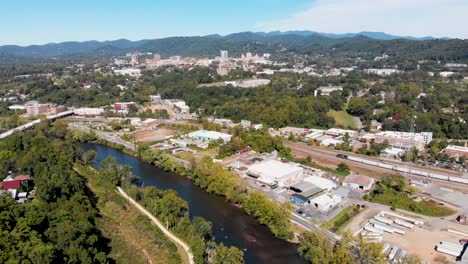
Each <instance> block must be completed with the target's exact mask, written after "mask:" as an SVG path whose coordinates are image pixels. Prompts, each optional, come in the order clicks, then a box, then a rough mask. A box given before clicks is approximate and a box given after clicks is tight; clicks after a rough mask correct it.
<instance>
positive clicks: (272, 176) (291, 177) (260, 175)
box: [247, 160, 304, 187]
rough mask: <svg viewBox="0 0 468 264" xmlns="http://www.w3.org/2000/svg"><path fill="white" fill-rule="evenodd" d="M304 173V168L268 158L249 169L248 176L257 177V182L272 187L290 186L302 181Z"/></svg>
mask: <svg viewBox="0 0 468 264" xmlns="http://www.w3.org/2000/svg"><path fill="white" fill-rule="evenodd" d="M303 173H304V169H303V168H301V167H299V166H296V165H294V164H289V163H283V162H280V161H277V160H268V161H264V162H261V163H258V164H254V165H252V166H250V167H249V169H248V170H247V175H248V176H251V177H254V178H257V182H259V183H260V184H265V185H268V186H270V187H275V186H281V187H282V186H290V185H291V184H294V183H297V182H299V181H301V180H302V177H303Z"/></svg>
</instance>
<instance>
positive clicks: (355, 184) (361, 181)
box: [342, 174, 375, 192]
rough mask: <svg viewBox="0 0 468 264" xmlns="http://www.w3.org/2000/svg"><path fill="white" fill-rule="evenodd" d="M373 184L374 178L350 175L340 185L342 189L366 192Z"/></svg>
mask: <svg viewBox="0 0 468 264" xmlns="http://www.w3.org/2000/svg"><path fill="white" fill-rule="evenodd" d="M374 182H375V180H374V178H371V177H368V176H364V175H358V174H352V175H348V176H347V177H346V178H345V179H344V180H343V184H342V185H343V187H347V188H351V189H355V190H362V191H365V192H368V191H370V190H371V189H372V186H373V185H374Z"/></svg>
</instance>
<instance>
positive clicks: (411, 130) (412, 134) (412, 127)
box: [408, 116, 418, 178]
mask: <svg viewBox="0 0 468 264" xmlns="http://www.w3.org/2000/svg"><path fill="white" fill-rule="evenodd" d="M416 118H418V117H417V116H412V117H411V123H410V134H411V146H412V147H411V159H414V157H413V154H414V152H413V148H414V137H415V127H416ZM412 167H413V161H412V160H411V161H410V162H409V165H408V173H409V176H410V178H411V174H412V173H411V170H412Z"/></svg>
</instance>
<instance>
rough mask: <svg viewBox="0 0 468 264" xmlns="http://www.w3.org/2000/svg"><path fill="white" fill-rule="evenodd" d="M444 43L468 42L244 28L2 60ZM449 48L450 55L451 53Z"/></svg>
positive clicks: (23, 53) (55, 49)
mask: <svg viewBox="0 0 468 264" xmlns="http://www.w3.org/2000/svg"><path fill="white" fill-rule="evenodd" d="M442 42H443V43H445V42H447V43H451V44H450V45H452V46H450V48H458V46H460V45H462V44H463V45H466V44H467V43H466V40H456V39H454V40H450V39H447V38H443V39H436V38H433V37H422V38H415V37H403V36H394V35H389V34H386V33H383V32H359V33H347V34H332V33H319V32H314V31H285V32H280V31H273V32H240V33H234V34H229V35H225V36H221V35H217V34H214V35H207V36H193V37H168V38H161V39H146V40H138V41H130V40H127V39H118V40H112V41H95V40H91V41H84V42H76V41H70V42H61V43H50V44H45V45H31V46H26V47H21V46H17V45H6V46H0V61H3V62H16V61H19V60H21V59H29V60H30V59H49V58H75V57H95V58H106V57H111V56H119V55H123V54H125V53H127V52H132V51H137V50H138V51H141V52H157V53H160V54H161V55H163V56H167V55H175V54H178V55H182V56H213V55H217V54H219V50H228V51H229V52H231V53H240V52H247V51H251V52H258V53H263V52H270V53H276V52H281V51H284V50H293V51H295V52H299V53H300V52H303V51H307V52H309V53H310V52H315V51H317V52H318V51H324V50H326V49H332V48H333V49H336V48H338V49H341V50H343V51H346V50H354V51H356V52H359V51H361V50H366V49H369V50H373V51H375V52H377V53H382V52H387V51H390V52H391V51H392V50H401V51H405V49H406V48H408V47H410V48H414V47H417V49H418V50H427V49H433V48H434V45H436V44H437V43H438V44H440V43H442ZM453 45H455V46H453ZM436 46H437V45H436ZM409 50H411V49H409ZM445 50H446V51H447V50H448V49H445ZM447 52H449V53H450V51H447ZM426 53H428V52H426ZM426 53H425V54H426ZM428 54H429V53H428ZM441 55H445V54H441ZM465 56H468V55H465V54H461V57H462V58H464V57H465Z"/></svg>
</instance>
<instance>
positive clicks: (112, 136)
mask: <svg viewBox="0 0 468 264" xmlns="http://www.w3.org/2000/svg"><path fill="white" fill-rule="evenodd" d="M70 126H71V127H72V128H74V129H79V130H82V131H86V132H90V131H93V132H94V133H95V134H96V136H98V137H99V138H101V139H104V140H107V141H109V142H112V143H116V144H121V145H123V146H124V147H126V148H128V149H131V150H135V146H134V145H133V144H132V143H130V142H128V141H125V140H123V139H121V138H120V135H119V134H111V133H106V132H102V131H99V130H95V129H91V128H89V127H87V126H85V125H81V124H77V123H70Z"/></svg>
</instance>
